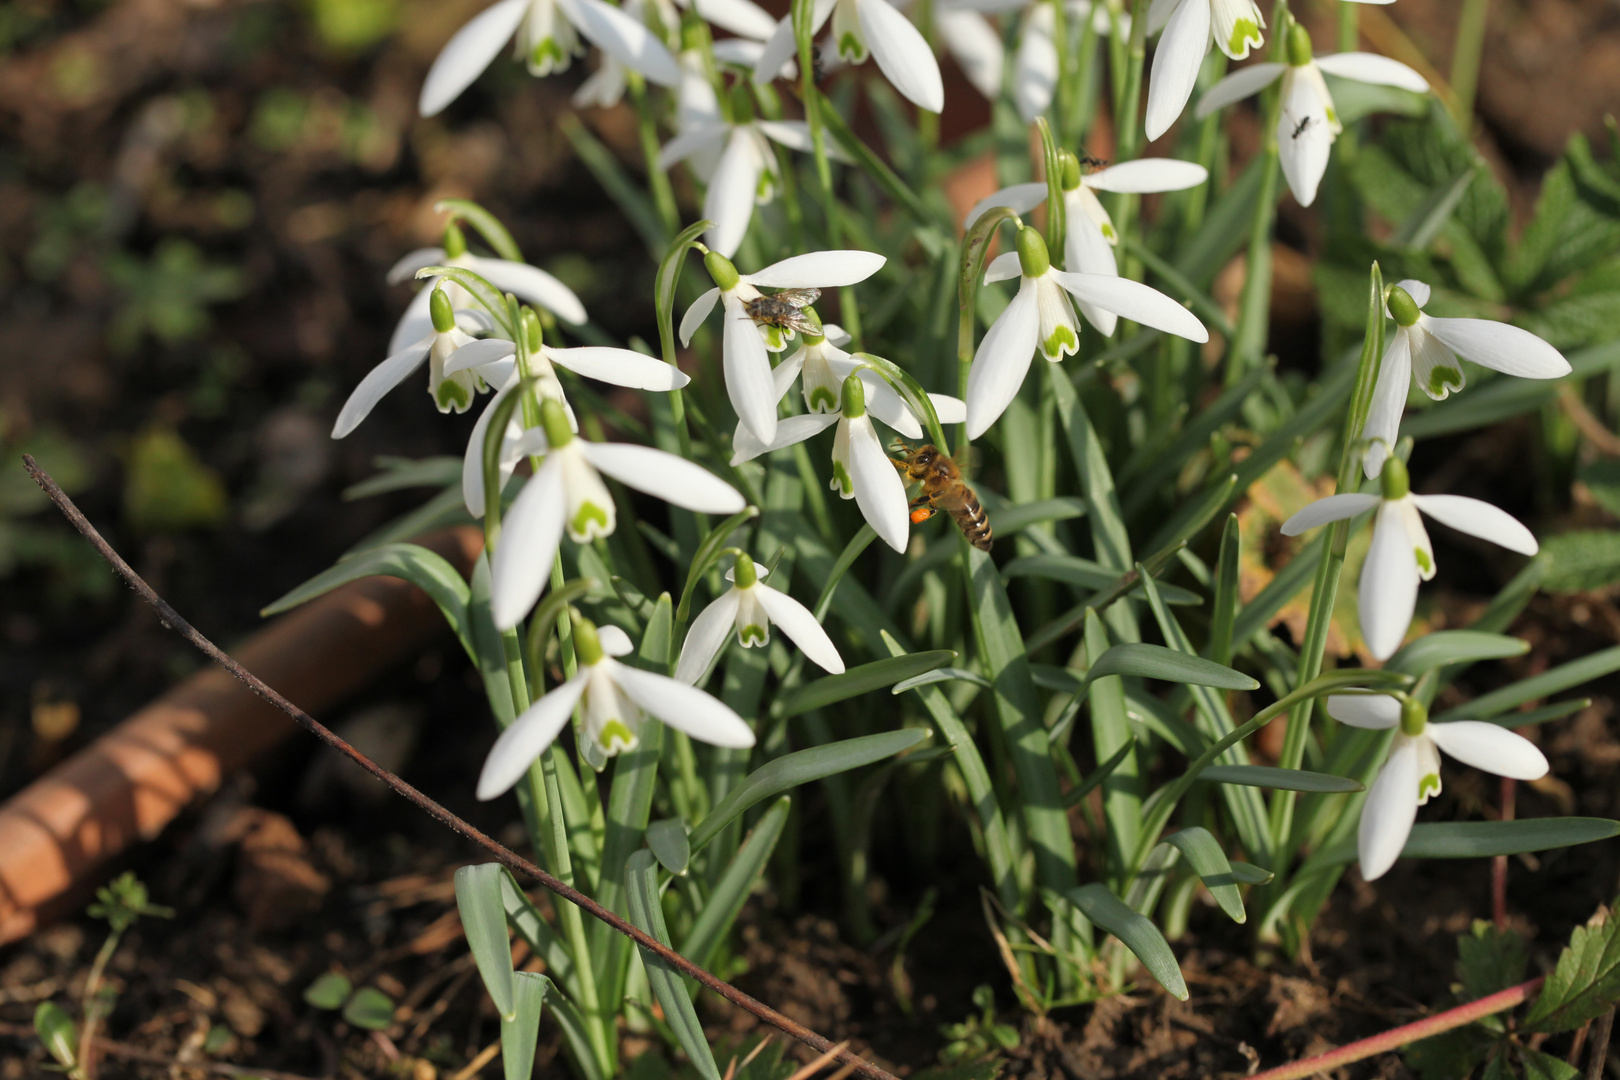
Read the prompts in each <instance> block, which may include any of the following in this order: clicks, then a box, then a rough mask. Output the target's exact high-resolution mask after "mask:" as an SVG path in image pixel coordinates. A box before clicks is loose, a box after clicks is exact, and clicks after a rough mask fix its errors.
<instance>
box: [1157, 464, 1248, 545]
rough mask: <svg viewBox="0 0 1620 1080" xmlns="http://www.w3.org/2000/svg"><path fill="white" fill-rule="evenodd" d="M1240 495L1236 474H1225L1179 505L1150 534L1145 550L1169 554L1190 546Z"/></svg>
mask: <svg viewBox="0 0 1620 1080" xmlns="http://www.w3.org/2000/svg"><path fill="white" fill-rule="evenodd" d="M1244 460H1245V461H1247V459H1244ZM1240 494H1241V491H1240V490H1239V488H1238V474H1237V473H1227V475H1226V478H1225V479H1224V480H1218V481H1216V482H1214V483H1212V484H1210V485H1209V486H1208V487H1206V488H1204V490H1203V491H1202V492H1201V493H1200V494H1198V495H1197V496H1195V497H1194V499H1193V500H1192V501H1190V502H1184V503H1182V504H1181V509H1179V510H1177V511H1176V512H1175V514H1174V515H1172V516H1171V518H1170V520H1169V521H1167V522H1165V524H1164V525H1163V526H1162V527H1161V528H1160V529H1159V531H1158V532H1156V533H1154V534H1153V538H1152V539H1151V540H1149V541H1148V543H1147V547H1148V550H1149V551H1154V552H1158V551H1168V550H1170V549H1172V548H1175V547H1178V546H1179V545H1181V544H1185V543H1191V542H1192V540H1193V538H1194V537H1196V536H1197V535H1198V534H1199V533H1201V532H1203V531H1204V526H1206V525H1208V524H1209V523H1210V522H1211V521H1214V520H1215V517H1216V515H1218V514H1219V513H1220V512H1221V511H1222V510H1225V509H1226V508H1227V507H1228V506H1230V505H1231V504H1232V502H1233V501H1234V500H1235V499H1236V498H1237V497H1238V495H1240Z"/></svg>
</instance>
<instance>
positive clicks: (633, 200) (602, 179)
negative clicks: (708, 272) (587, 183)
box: [557, 112, 669, 255]
mask: <svg viewBox="0 0 1620 1080" xmlns="http://www.w3.org/2000/svg"><path fill="white" fill-rule="evenodd" d="M557 127H558V128H559V129H560V130H561V131H562V133H563V135H564V136H566V137H567V139H568V141H569V142H570V143H571V144H573V147H574V153H575V154H578V155H579V160H580V161H582V162H584V163H585V167H586V168H587V169H589V170H590V171H591V175H592V176H594V177H596V182H597V183H599V184H601V185H602V188H603V190H605V191H606V192H607V193H608V197H609V198H611V199H612V200H613V201H614V203H616V204H617V205H618V207H619V209H620V210H621V211H622V212H623V213H624V216H625V217H626V218H628V219H629V221H630V224H631V225H632V226H633V227H634V228H635V230H636V233H637V234H638V235H639V236H640V237H641V242H642V243H643V244H645V245H646V248H647V250H648V251H650V252H652V253H653V254H654V255H657V254H658V253H660V252H662V251H663V250H664V249H665V248H667V247H668V246H669V237H668V235H666V234H665V232H664V223H663V220H662V219H661V218H660V217H659V216H658V210H657V208H656V207H654V206H653V203H652V200H651V199H650V198H648V197H647V194H646V191H645V189H644V187H643V185H642V184H641V182H640V181H638V180H634V179H632V178H631V177H630V175H629V174H628V173H626V172H625V171H624V167H623V166H621V165H620V164H619V159H618V158H616V157H614V156H613V151H611V150H609V149H608V148H607V147H606V146H604V145H603V144H602V141H601V140H600V139H598V138H597V137H596V136H595V135H592V134H591V133H590V131H589V130H588V129H587V128H586V127H585V125H584V124H582V123H581V122H580V121H579V118H578V117H576V116H575V115H574V114H573V113H571V112H565V113H563V114H562V115H561V116H559V117H558V118H557Z"/></svg>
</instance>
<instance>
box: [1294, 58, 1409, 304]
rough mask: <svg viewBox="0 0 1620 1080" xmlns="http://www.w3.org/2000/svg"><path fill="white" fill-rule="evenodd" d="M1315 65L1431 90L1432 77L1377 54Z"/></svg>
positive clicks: (1324, 69)
mask: <svg viewBox="0 0 1620 1080" xmlns="http://www.w3.org/2000/svg"><path fill="white" fill-rule="evenodd" d="M1316 66H1317V67H1318V68H1319V69H1321V71H1322V72H1323V73H1324V74H1327V75H1336V76H1338V77H1339V78H1341V79H1354V80H1356V81H1357V82H1364V83H1374V84H1376V85H1379V86H1395V87H1399V88H1400V89H1402V90H1410V91H1412V92H1413V93H1414V94H1426V93H1428V92H1429V80H1427V79H1425V78H1424V77H1423V76H1422V75H1419V74H1418V73H1417V72H1416V71H1414V70H1413V69H1411V68H1409V67H1407V66H1406V65H1405V64H1403V63H1401V62H1400V61H1399V60H1391V59H1390V58H1389V57H1387V56H1379V55H1378V54H1377V53H1366V52H1345V53H1334V54H1333V55H1331V56H1319V57H1317V58H1316ZM1419 306H1420V307H1421V306H1422V305H1419Z"/></svg>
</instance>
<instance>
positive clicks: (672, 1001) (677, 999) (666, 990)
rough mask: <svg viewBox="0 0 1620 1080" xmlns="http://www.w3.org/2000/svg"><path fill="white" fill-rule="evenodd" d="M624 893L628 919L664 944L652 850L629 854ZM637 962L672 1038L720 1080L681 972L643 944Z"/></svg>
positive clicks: (706, 1074)
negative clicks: (661, 1011) (628, 913)
mask: <svg viewBox="0 0 1620 1080" xmlns="http://www.w3.org/2000/svg"><path fill="white" fill-rule="evenodd" d="M625 894H626V897H627V898H628V900H629V907H630V921H631V922H632V923H634V924H635V925H636V926H638V927H640V928H641V929H642V930H644V931H646V932H647V933H648V934H650V935H652V936H653V937H654V938H656V939H657V940H658V941H659V942H661V943H662V944H665V945H668V944H669V943H670V942H669V931H668V930H667V929H666V928H665V926H664V908H663V905H662V904H660V903H659V898H658V871H657V869H656V864H655V863H654V860H653V854H652V852H650V851H648V850H646V849H645V848H643V849H642V850H641V851H638V852H636V853H635V854H634V855H631V856H630V861H629V862H628V863H627V864H626V865H625ZM641 963H642V966H643V967H645V968H646V969H647V983H648V985H649V986H650V987H651V988H652V992H653V997H654V998H656V999H657V1001H658V1004H659V1005H661V1006H663V1009H664V1020H665V1022H666V1023H668V1024H669V1026H670V1030H672V1031H673V1032H674V1033H675V1039H676V1041H677V1042H679V1043H680V1044H681V1049H682V1050H685V1051H686V1056H687V1057H688V1058H690V1059H691V1061H692V1066H693V1068H695V1069H697V1071H698V1074H699V1075H700V1076H701V1077H703V1080H720V1070H719V1068H718V1067H716V1066H715V1063H714V1053H713V1051H711V1050H710V1049H709V1040H708V1039H707V1038H706V1037H705V1036H704V1034H703V1024H702V1022H701V1021H700V1020H698V1016H697V1010H696V1009H695V1008H693V1006H692V999H691V997H690V996H689V995H688V994H687V992H686V984H685V983H684V982H682V981H681V976H680V975H679V973H677V972H676V971H675V969H674V968H672V967H670V966H669V964H668V963H667V962H665V960H664V958H663V957H661V956H659V955H658V954H657V953H655V952H651V951H649V950H648V949H646V948H642V949H641Z"/></svg>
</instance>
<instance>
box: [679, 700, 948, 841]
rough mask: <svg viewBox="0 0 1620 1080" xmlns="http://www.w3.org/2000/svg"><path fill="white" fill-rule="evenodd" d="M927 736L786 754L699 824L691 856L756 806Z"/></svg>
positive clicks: (907, 734)
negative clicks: (734, 820)
mask: <svg viewBox="0 0 1620 1080" xmlns="http://www.w3.org/2000/svg"><path fill="white" fill-rule="evenodd" d="M929 734H930V732H929V731H928V730H927V729H926V728H901V729H900V730H898V731H883V732H879V733H878V734H876V735H862V736H861V737H860V738H857V739H844V740H842V741H841V742H835V743H829V744H828V745H826V746H815V747H811V748H810V749H808V750H798V751H795V752H794V753H791V754H784V755H782V756H781V757H779V758H777V759H776V760H775V761H771V762H768V763H766V764H764V765H762V766H760V767H759V768H757V769H755V770H754V771H753V772H751V773H749V774H748V775H747V776H745V777H743V779H742V782H741V783H740V784H738V785H737V786H736V787H735V788H733V789H732V790H731V791H730V793H728V794H727V795H726V797H725V798H724V799H721V800H720V802H719V804H718V805H717V806H715V808H714V809H713V810H711V811H709V816H708V817H706V818H704V819H703V820H702V821H700V822H698V825H697V828H695V829H693V830H692V837H691V840H692V851H693V852H698V851H702V850H703V847H704V845H705V844H707V843H708V842H709V841H710V840H713V839H714V837H715V835H716V834H717V833H718V832H719V831H720V830H721V829H722V828H724V827H725V825H726V824H727V823H728V822H730V821H732V820H733V819H734V818H736V817H737V816H738V815H740V814H742V813H743V812H744V811H745V810H747V809H748V808H749V807H750V806H753V805H754V804H756V803H759V802H763V801H764V800H766V799H769V798H771V797H772V796H774V795H780V794H782V792H784V791H787V790H788V789H790V788H795V787H798V786H799V785H800V784H808V783H810V782H811V781H812V780H820V779H822V778H823V777H826V776H832V775H834V774H836V773H841V772H848V771H849V770H850V769H858V768H860V767H861V766H863V765H870V764H872V763H873V762H874V761H882V760H883V759H884V758H886V757H889V756H890V755H892V754H898V753H900V752H901V751H902V750H909V749H911V748H912V747H913V746H916V745H917V744H918V743H920V742H922V741H923V740H924V739H926V738H928V736H929ZM649 856H650V853H649Z"/></svg>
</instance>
